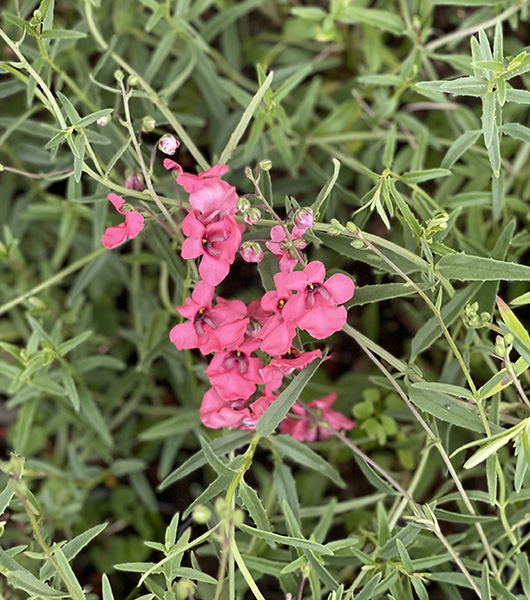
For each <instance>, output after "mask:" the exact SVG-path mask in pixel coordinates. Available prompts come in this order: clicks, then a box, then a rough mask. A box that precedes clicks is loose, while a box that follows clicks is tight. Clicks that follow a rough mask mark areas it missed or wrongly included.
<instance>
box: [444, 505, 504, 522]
mask: <svg viewBox="0 0 530 600" xmlns="http://www.w3.org/2000/svg"><path fill="white" fill-rule="evenodd" d="M434 514H435V516H436V518H437V519H439V520H440V521H447V522H448V523H467V524H468V525H471V524H473V523H495V522H496V521H498V517H496V516H495V515H466V514H464V515H463V514H461V513H456V512H451V511H449V510H443V509H442V508H436V509H435V510H434Z"/></svg>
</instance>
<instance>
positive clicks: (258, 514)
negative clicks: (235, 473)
mask: <svg viewBox="0 0 530 600" xmlns="http://www.w3.org/2000/svg"><path fill="white" fill-rule="evenodd" d="M239 495H240V497H241V501H242V502H243V506H244V507H245V508H246V509H247V511H248V514H249V515H250V516H251V517H252V520H253V521H254V523H255V524H256V527H257V528H258V529H262V530H263V531H271V524H270V521H269V516H268V515H267V511H266V510H265V507H264V506H263V504H262V502H261V500H260V498H259V496H258V494H257V492H256V490H254V489H253V488H251V487H250V486H249V485H248V484H247V483H245V481H244V480H241V483H240V484H239Z"/></svg>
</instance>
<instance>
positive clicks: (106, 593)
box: [101, 565, 117, 600]
mask: <svg viewBox="0 0 530 600" xmlns="http://www.w3.org/2000/svg"><path fill="white" fill-rule="evenodd" d="M116 567H117V565H115V568H116ZM101 591H102V592H103V600H114V594H113V593H112V588H111V587H110V581H109V578H108V577H107V574H106V573H103V575H102V576H101Z"/></svg>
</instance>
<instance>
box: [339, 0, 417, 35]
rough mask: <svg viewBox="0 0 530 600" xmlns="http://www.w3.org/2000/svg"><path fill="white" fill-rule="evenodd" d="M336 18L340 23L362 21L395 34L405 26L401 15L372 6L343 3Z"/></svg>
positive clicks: (401, 33)
mask: <svg viewBox="0 0 530 600" xmlns="http://www.w3.org/2000/svg"><path fill="white" fill-rule="evenodd" d="M337 20H338V21H340V22H342V23H348V24H350V23H364V24H366V25H371V26H372V27H375V28H377V29H382V30H383V31H391V32H393V33H395V34H397V35H403V34H404V33H405V31H406V26H405V23H404V22H403V20H402V19H401V17H399V16H398V15H396V14H394V13H391V12H390V11H388V10H377V9H374V8H362V7H360V6H354V5H352V4H350V5H344V8H342V10H341V11H340V12H339V14H338V16H337Z"/></svg>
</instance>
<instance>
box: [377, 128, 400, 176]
mask: <svg viewBox="0 0 530 600" xmlns="http://www.w3.org/2000/svg"><path fill="white" fill-rule="evenodd" d="M396 134H397V129H396V124H395V123H392V124H391V126H390V129H389V131H388V133H387V136H386V140H385V148H384V150H383V158H382V159H381V160H382V163H383V167H385V168H387V169H390V168H391V166H392V161H393V160H394V154H395V153H396Z"/></svg>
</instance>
